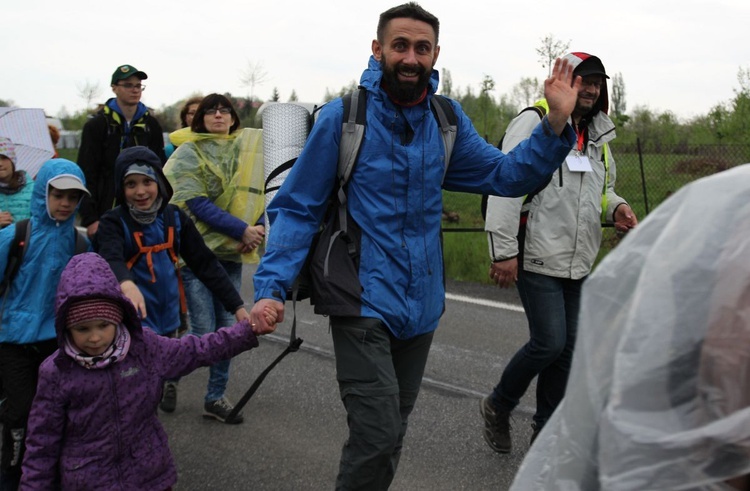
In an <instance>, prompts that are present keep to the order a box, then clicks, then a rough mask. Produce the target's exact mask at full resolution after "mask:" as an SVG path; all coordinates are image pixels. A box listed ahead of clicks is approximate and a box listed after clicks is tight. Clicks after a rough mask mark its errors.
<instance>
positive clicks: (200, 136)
mask: <svg viewBox="0 0 750 491" xmlns="http://www.w3.org/2000/svg"><path fill="white" fill-rule="evenodd" d="M170 140H171V141H172V142H175V144H176V145H179V146H178V148H177V150H175V152H174V153H173V154H172V156H171V157H170V158H169V160H168V161H167V164H166V166H165V167H164V173H165V174H166V176H167V179H168V180H169V182H170V183H171V184H172V187H173V188H174V196H173V197H172V203H174V204H176V205H177V206H179V207H180V208H182V209H183V210H185V211H186V212H187V213H188V214H189V215H190V216H191V217H192V218H193V219H194V220H195V224H196V226H197V227H198V231H199V232H200V233H201V234H202V235H203V240H205V242H206V245H207V246H208V248H209V249H211V250H212V251H213V252H214V254H216V256H217V257H218V258H219V259H220V260H222V261H234V262H240V261H241V262H244V263H257V262H258V261H259V257H258V252H257V250H255V251H253V252H251V253H245V254H240V253H239V252H238V248H239V247H240V245H241V244H240V243H239V242H238V241H236V240H234V239H232V238H231V237H228V236H226V235H224V234H222V233H220V232H218V231H216V230H214V229H212V228H211V227H210V226H209V225H208V224H207V223H205V222H203V221H201V220H198V219H197V218H196V217H195V216H193V215H192V214H191V213H190V210H188V208H187V205H186V203H187V201H188V200H191V199H193V198H200V197H204V198H208V199H210V200H211V202H213V204H214V205H216V206H218V207H219V208H221V209H222V210H224V211H227V212H228V213H230V214H232V215H233V216H235V217H237V218H239V219H240V220H243V221H244V222H245V223H247V224H249V225H253V224H255V223H256V222H257V221H258V218H259V217H260V216H261V214H262V213H263V207H264V196H263V183H264V180H263V179H264V178H263V138H262V131H261V130H258V129H252V128H245V129H242V130H238V131H236V132H234V133H232V134H230V135H216V134H212V133H193V132H192V131H190V128H184V129H182V130H178V131H176V132H174V133H172V135H170Z"/></svg>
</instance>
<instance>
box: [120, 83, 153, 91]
mask: <svg viewBox="0 0 750 491" xmlns="http://www.w3.org/2000/svg"><path fill="white" fill-rule="evenodd" d="M117 86H118V87H122V88H124V89H127V90H133V89H135V90H137V91H138V92H143V91H144V90H146V86H145V85H143V84H130V83H125V84H117Z"/></svg>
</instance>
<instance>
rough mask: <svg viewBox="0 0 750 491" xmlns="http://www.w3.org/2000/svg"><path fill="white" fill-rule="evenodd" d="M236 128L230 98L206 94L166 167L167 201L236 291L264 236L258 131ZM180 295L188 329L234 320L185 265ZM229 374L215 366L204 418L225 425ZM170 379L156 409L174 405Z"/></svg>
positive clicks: (176, 137)
mask: <svg viewBox="0 0 750 491" xmlns="http://www.w3.org/2000/svg"><path fill="white" fill-rule="evenodd" d="M239 128H240V118H239V116H238V115H237V112H236V111H235V109H234V107H233V106H232V103H231V102H230V101H229V99H227V98H226V97H224V96H223V95H220V94H210V95H208V96H206V97H205V98H203V100H202V101H201V102H200V104H199V105H198V108H197V110H196V113H195V116H194V117H193V121H192V124H191V126H190V128H184V129H182V130H178V131H176V132H174V133H172V135H170V139H171V140H172V142H174V143H175V144H176V145H179V146H178V148H177V150H175V152H174V154H172V156H171V157H170V159H169V161H168V162H167V165H166V167H165V174H166V176H167V179H168V180H169V181H170V183H171V184H172V187H173V188H174V191H175V193H174V196H173V198H172V203H175V204H176V205H178V206H180V207H182V208H183V209H185V210H186V211H187V212H188V214H189V215H190V216H191V218H193V220H195V223H196V226H197V228H198V231H200V232H201V234H202V235H203V238H204V240H205V242H206V245H207V246H208V247H209V248H210V249H211V250H212V251H213V252H214V254H216V256H217V257H218V258H219V260H220V262H221V265H222V266H223V267H224V269H225V270H226V271H227V274H228V275H229V277H230V279H231V280H232V282H233V283H234V286H235V288H236V289H237V291H240V286H241V279H242V264H243V263H257V262H258V259H259V258H258V253H257V249H258V246H260V244H261V242H262V241H263V238H264V235H265V227H264V225H263V221H262V217H263V207H264V196H263V184H264V180H263V160H262V157H263V156H262V147H261V141H262V140H261V136H260V135H261V132H260V130H254V129H249V128H246V129H243V130H239ZM182 272H183V281H184V286H185V295H186V297H187V302H188V312H189V319H190V325H191V329H192V332H193V333H194V334H196V335H199V336H200V335H203V334H205V333H208V332H213V331H215V330H216V329H218V328H220V327H223V326H227V325H232V324H234V323H235V322H236V320H235V318H234V314H233V313H231V312H227V311H226V310H225V309H224V307H223V304H222V302H221V301H220V299H218V298H216V297H215V296H214V295H213V294H212V293H211V292H210V291H209V290H208V289H207V288H206V287H205V286H204V285H203V283H201V282H200V280H198V279H197V278H196V277H195V276H194V274H193V273H192V271H190V269H189V268H183V269H182ZM228 379H229V360H227V361H224V362H220V363H217V364H216V365H213V366H212V367H211V370H210V377H209V381H208V390H207V393H206V397H205V403H204V413H203V416H204V417H205V418H214V419H217V420H219V421H221V422H223V423H228V424H237V423H241V422H242V416H241V415H238V416H237V417H235V418H232V419H231V420H229V419H227V416H228V415H229V413H230V412H231V411H232V409H233V406H232V404H231V403H230V402H229V401H227V399H226V397H225V396H224V392H225V390H226V386H227V381H228ZM176 394H177V393H176V384H174V383H170V382H168V383H167V384H166V386H165V391H164V400H163V401H162V410H167V412H171V411H170V410H174V407H175V402H176V397H177V396H176Z"/></svg>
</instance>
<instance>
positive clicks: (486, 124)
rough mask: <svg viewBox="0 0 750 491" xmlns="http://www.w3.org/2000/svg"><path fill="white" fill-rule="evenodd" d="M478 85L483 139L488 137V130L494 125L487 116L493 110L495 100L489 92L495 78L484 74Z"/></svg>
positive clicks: (493, 86)
mask: <svg viewBox="0 0 750 491" xmlns="http://www.w3.org/2000/svg"><path fill="white" fill-rule="evenodd" d="M480 87H481V88H480V95H479V106H480V107H481V108H482V132H481V133H480V134H482V135H484V137H485V139H488V138H489V134H490V130H491V129H493V127H494V124H493V122H492V119H491V118H490V117H489V116H490V114H491V113H494V112H495V111H494V109H495V101H494V100H493V99H492V96H491V95H490V92H492V91H493V90H495V80H493V78H492V77H490V76H489V75H485V76H484V79H483V80H482V83H481V85H480ZM475 126H476V125H475Z"/></svg>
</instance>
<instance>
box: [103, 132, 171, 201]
mask: <svg viewBox="0 0 750 491" xmlns="http://www.w3.org/2000/svg"><path fill="white" fill-rule="evenodd" d="M132 164H141V165H146V166H148V167H150V168H151V169H153V170H154V173H155V174H156V177H157V181H156V182H157V184H158V185H159V195H160V196H161V198H162V204H161V207H160V208H159V211H160V212H161V211H164V208H166V207H167V204H169V201H170V200H171V199H172V195H173V194H174V191H173V189H172V186H171V185H170V184H169V181H168V180H167V178H166V176H165V175H164V170H163V169H162V168H163V166H164V164H163V163H162V161H161V159H159V157H158V156H157V155H156V154H155V153H154V152H152V151H151V150H150V149H149V148H148V147H141V146H138V147H130V148H125V149H123V150H122V152H120V155H118V156H117V159H116V160H115V203H116V204H118V205H126V203H125V189H124V188H123V186H122V182H123V180H124V179H125V172H126V171H127V170H128V167H130V166H131V165H132Z"/></svg>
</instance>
